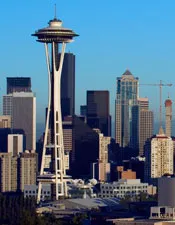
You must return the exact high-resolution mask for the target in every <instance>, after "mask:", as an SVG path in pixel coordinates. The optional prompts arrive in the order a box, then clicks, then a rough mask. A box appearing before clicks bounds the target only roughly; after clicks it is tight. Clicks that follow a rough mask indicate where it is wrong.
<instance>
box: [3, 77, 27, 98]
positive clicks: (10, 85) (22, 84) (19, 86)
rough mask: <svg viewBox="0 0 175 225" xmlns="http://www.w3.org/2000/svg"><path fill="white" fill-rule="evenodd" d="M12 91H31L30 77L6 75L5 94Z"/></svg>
mask: <svg viewBox="0 0 175 225" xmlns="http://www.w3.org/2000/svg"><path fill="white" fill-rule="evenodd" d="M13 92H31V78H30V77H7V94H11V93H13Z"/></svg>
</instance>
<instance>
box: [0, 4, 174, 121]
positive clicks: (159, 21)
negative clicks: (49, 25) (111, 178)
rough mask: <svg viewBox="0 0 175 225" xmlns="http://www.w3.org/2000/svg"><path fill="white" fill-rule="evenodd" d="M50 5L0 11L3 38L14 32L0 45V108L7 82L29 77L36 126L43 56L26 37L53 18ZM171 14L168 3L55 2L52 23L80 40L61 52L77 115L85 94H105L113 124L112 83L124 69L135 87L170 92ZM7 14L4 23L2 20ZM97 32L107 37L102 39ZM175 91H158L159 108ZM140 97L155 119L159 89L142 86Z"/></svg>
mask: <svg viewBox="0 0 175 225" xmlns="http://www.w3.org/2000/svg"><path fill="white" fill-rule="evenodd" d="M9 3H10V4H9ZM55 3H58V2H57V1H56V2H52V1H51V2H47V3H46V2H45V3H43V1H40V0H39V1H37V2H36V1H34V0H32V1H30V2H25V3H24V2H22V1H20V0H19V1H16V2H13V1H8V2H3V3H2V7H1V9H3V10H2V14H1V17H2V19H1V21H0V25H1V27H3V29H4V32H9V30H11V31H12V32H13V39H11V36H7V35H4V36H2V42H1V43H5V44H1V53H0V57H1V59H2V60H1V62H2V65H1V68H0V73H1V84H2V85H1V87H0V88H1V105H2V95H3V94H5V92H6V88H5V81H6V77H23V76H24V77H31V79H32V86H33V91H34V92H35V93H36V98H37V121H38V122H44V115H45V107H46V105H47V74H46V73H47V72H46V63H45V62H44V60H45V59H44V54H43V53H44V51H43V49H42V48H41V46H38V45H37V43H33V40H32V37H31V35H30V34H31V32H32V31H33V29H35V27H39V26H41V27H42V26H43V27H44V26H45V21H47V20H49V19H50V18H53V17H54V4H55ZM41 5H42V8H41ZM92 6H93V7H92ZM174 8H175V3H174V2H173V1H169V3H165V2H164V1H154V2H152V1H142V3H140V1H138V0H134V1H132V3H130V1H129V0H126V1H117V2H116V1H114V0H112V1H111V2H110V4H109V3H106V2H105V1H102V2H100V5H99V3H98V2H95V3H94V2H93V1H88V3H82V2H81V1H79V0H77V1H75V2H70V5H69V7H67V5H66V3H63V2H59V6H57V17H58V18H60V19H62V20H63V22H64V24H63V25H65V26H66V27H72V28H73V29H75V30H78V31H79V34H80V38H79V44H78V45H75V44H72V45H71V46H70V47H68V48H67V49H66V51H67V52H69V51H70V52H72V53H73V54H75V56H76V78H75V80H76V98H75V99H76V113H78V114H79V106H80V105H84V104H85V102H86V91H87V90H109V92H110V96H111V101H110V113H111V115H112V120H113V121H114V113H115V95H116V88H115V87H116V77H119V76H121V75H122V73H123V72H124V71H125V70H126V69H127V68H128V69H129V70H130V71H131V72H132V73H133V75H134V76H136V77H139V81H140V83H159V81H160V80H162V81H163V82H164V83H172V84H173V85H174V86H175V83H173V73H174V71H173V62H174V60H175V59H174V58H175V57H174V55H173V53H174V48H175V33H174V31H173V29H172V26H173V21H174V20H175V16H174V15H173V10H174ZM7 11H8V18H7V15H6V14H5V13H6V12H7ZM75 12H76V14H75ZM89 14H90V16H89ZM3 18H7V19H3ZM11 21H13V23H12V22H11ZM12 24H13V26H12ZM102 31H104V32H107V33H108V34H110V33H111V35H108V36H106V35H105V33H104V34H103V33H102ZM99 36H100V39H99ZM6 43H8V45H6ZM7 48H8V49H10V51H11V52H10V54H9V51H7ZM34 52H35V54H34ZM92 53H93V54H92ZM9 61H10V62H11V66H10V67H9V66H8V63H9ZM101 65H103V66H101ZM165 75H166V76H165ZM43 77H45V78H43ZM41 79H42V85H40V80H41ZM82 84H83V85H82ZM174 86H173V87H171V88H168V87H165V88H163V101H162V105H163V102H164V100H165V99H166V98H167V96H168V93H169V95H170V98H172V100H173V93H174V91H175V88H174ZM41 87H42V88H41ZM140 96H142V97H148V98H149V101H150V109H151V110H153V111H154V114H157V113H158V110H159V89H158V87H148V86H141V87H140ZM173 111H174V109H173ZM156 117H157V119H158V116H155V118H156ZM163 118H164V117H163Z"/></svg>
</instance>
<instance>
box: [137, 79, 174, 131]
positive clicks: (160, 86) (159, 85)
mask: <svg viewBox="0 0 175 225" xmlns="http://www.w3.org/2000/svg"><path fill="white" fill-rule="evenodd" d="M139 85H147V86H158V87H159V90H160V96H159V97H160V99H159V100H160V108H159V120H160V121H159V122H160V127H161V126H162V87H164V86H168V87H171V86H172V84H163V83H162V80H160V83H157V84H139Z"/></svg>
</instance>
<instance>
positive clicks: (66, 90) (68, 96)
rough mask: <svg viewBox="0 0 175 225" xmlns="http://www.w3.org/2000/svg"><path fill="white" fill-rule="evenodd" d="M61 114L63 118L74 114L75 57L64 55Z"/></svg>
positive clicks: (68, 54)
mask: <svg viewBox="0 0 175 225" xmlns="http://www.w3.org/2000/svg"><path fill="white" fill-rule="evenodd" d="M61 112H62V118H63V120H64V117H65V116H70V115H71V116H72V115H74V114H75V55H74V54H72V53H65V55H64V62H63V69H62V76H61Z"/></svg>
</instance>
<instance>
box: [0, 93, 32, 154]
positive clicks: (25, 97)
mask: <svg viewBox="0 0 175 225" xmlns="http://www.w3.org/2000/svg"><path fill="white" fill-rule="evenodd" d="M3 114H4V115H10V116H11V122H12V129H23V130H24V132H25V135H26V148H27V150H36V97H35V95H34V94H33V93H32V92H13V93H12V94H8V95H5V96H3Z"/></svg>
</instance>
